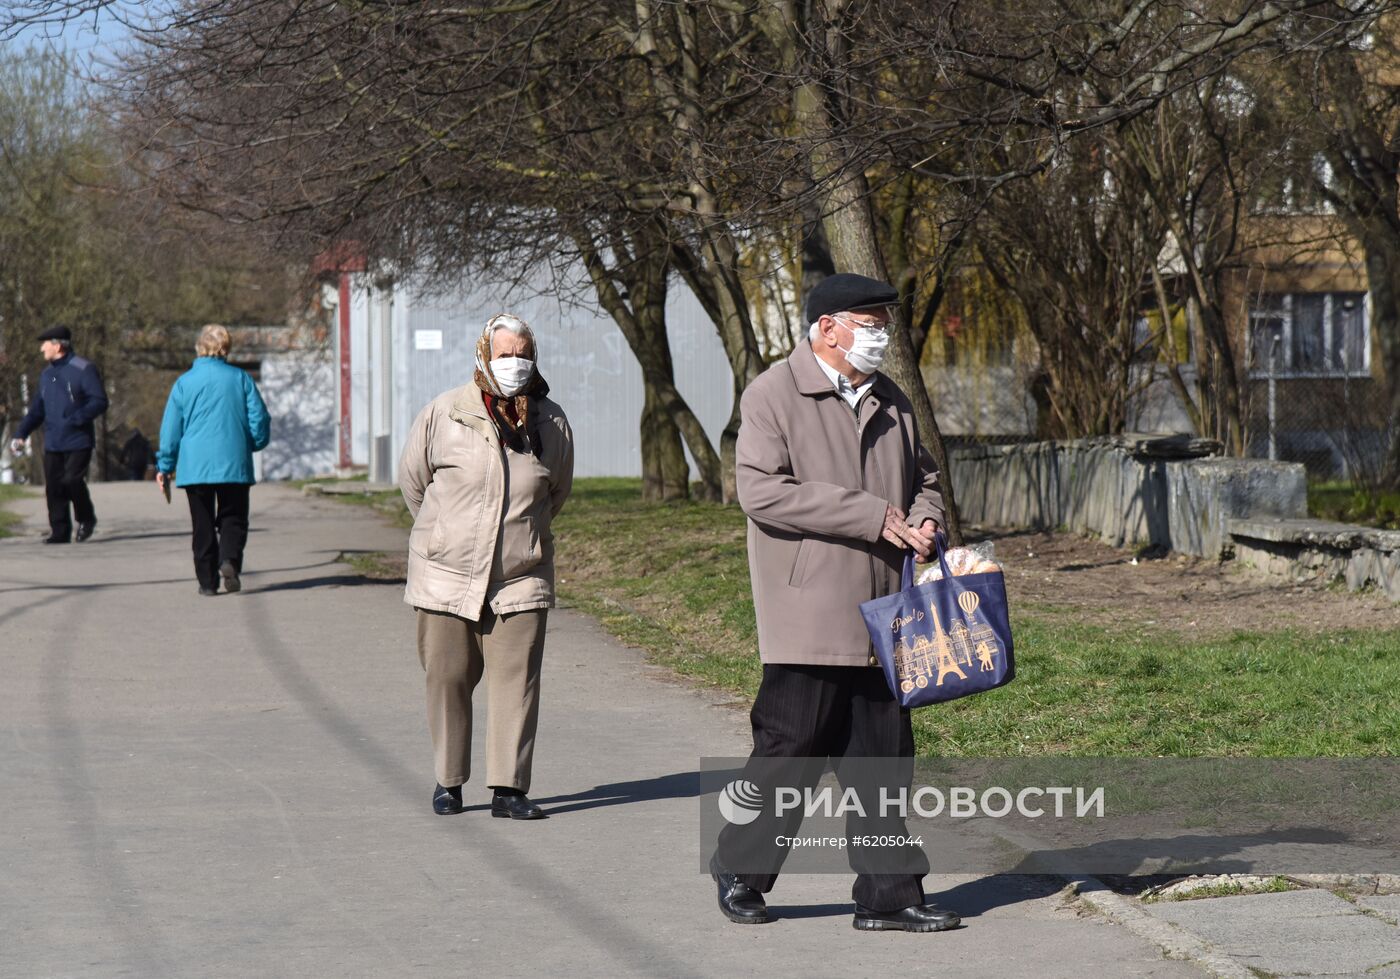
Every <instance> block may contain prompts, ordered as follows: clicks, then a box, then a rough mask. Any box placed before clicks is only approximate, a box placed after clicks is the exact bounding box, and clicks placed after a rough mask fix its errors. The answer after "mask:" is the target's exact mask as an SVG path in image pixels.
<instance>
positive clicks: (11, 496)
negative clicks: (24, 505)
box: [0, 483, 33, 537]
mask: <svg viewBox="0 0 1400 979" xmlns="http://www.w3.org/2000/svg"><path fill="white" fill-rule="evenodd" d="M32 495H33V493H32V492H31V491H30V490H27V489H25V488H24V487H23V486H16V485H14V484H12V483H0V537H13V536H14V533H15V532H14V527H15V526H16V525H17V524H18V523H19V514H17V513H12V512H11V511H9V510H7V509H5V504H6V503H9V502H11V501H13V500H18V499H20V498H22V497H25V496H32Z"/></svg>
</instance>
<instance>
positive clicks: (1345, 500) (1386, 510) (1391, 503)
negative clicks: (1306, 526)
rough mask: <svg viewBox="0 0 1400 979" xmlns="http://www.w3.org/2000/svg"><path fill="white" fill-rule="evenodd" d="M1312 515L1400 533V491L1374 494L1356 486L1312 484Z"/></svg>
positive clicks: (1309, 504) (1309, 485)
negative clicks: (1399, 531)
mask: <svg viewBox="0 0 1400 979" xmlns="http://www.w3.org/2000/svg"><path fill="white" fill-rule="evenodd" d="M1308 513H1309V514H1311V515H1312V516H1314V517H1319V518H1321V519H1324V520H1338V521H1341V522H1342V523H1354V524H1364V525H1366V526H1368V527H1382V528H1385V529H1388V530H1400V492H1391V493H1386V492H1377V493H1371V492H1368V491H1366V490H1365V489H1363V488H1361V487H1359V486H1356V485H1354V484H1352V483H1335V482H1333V483H1325V482H1319V483H1310V484H1308Z"/></svg>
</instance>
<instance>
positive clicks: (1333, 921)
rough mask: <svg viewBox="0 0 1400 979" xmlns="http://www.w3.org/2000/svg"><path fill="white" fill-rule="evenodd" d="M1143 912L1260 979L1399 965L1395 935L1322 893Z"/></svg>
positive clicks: (1399, 932)
mask: <svg viewBox="0 0 1400 979" xmlns="http://www.w3.org/2000/svg"><path fill="white" fill-rule="evenodd" d="M1144 908H1145V910H1146V911H1147V912H1148V913H1149V914H1151V915H1152V916H1154V917H1157V918H1160V919H1162V920H1164V921H1168V922H1170V923H1172V924H1174V925H1176V926H1178V927H1180V928H1183V929H1185V930H1187V931H1189V932H1191V933H1192V934H1194V935H1197V936H1199V937H1201V938H1203V939H1204V940H1205V941H1207V942H1209V943H1210V944H1211V945H1213V946H1214V947H1215V948H1216V950H1217V951H1219V952H1220V953H1222V954H1224V955H1227V956H1229V957H1230V958H1231V959H1233V960H1235V961H1237V962H1239V963H1241V964H1242V965H1244V966H1246V967H1247V968H1250V969H1255V970H1258V971H1259V972H1261V973H1262V974H1265V975H1289V976H1295V975H1305V976H1310V975H1328V976H1331V975H1336V974H1338V973H1353V972H1354V973H1366V974H1368V975H1374V974H1376V973H1375V972H1374V971H1372V970H1376V969H1380V968H1382V967H1384V968H1390V967H1391V966H1392V965H1394V964H1397V963H1400V929H1397V928H1395V927H1394V926H1392V925H1389V924H1386V923H1385V922H1382V921H1379V920H1377V919H1375V918H1373V917H1370V916H1368V915H1366V914H1363V913H1362V912H1361V911H1359V910H1358V909H1357V908H1356V907H1354V906H1353V905H1351V904H1349V903H1348V902H1346V901H1344V900H1342V899H1341V898H1339V897H1337V896H1336V895H1335V894H1332V893H1330V892H1329V891H1319V890H1302V891H1287V892H1284V893H1280V894H1251V895H1245V896H1241V897H1218V898H1205V899H1202V900H1197V901H1180V902H1172V903H1162V904H1149V905H1145V906H1144Z"/></svg>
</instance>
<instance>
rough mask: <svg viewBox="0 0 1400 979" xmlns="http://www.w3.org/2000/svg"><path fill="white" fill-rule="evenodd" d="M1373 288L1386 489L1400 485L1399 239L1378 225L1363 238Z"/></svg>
mask: <svg viewBox="0 0 1400 979" xmlns="http://www.w3.org/2000/svg"><path fill="white" fill-rule="evenodd" d="M1362 245H1363V247H1364V248H1365V252H1366V281H1367V284H1368V285H1369V286H1370V290H1371V330H1372V332H1373V333H1374V334H1375V336H1376V346H1377V347H1378V348H1379V350H1380V355H1381V368H1382V378H1381V385H1382V387H1381V391H1382V392H1383V394H1382V398H1383V401H1382V404H1383V406H1384V407H1383V417H1384V422H1383V424H1384V425H1385V428H1384V429H1383V432H1382V435H1383V437H1384V439H1385V458H1384V459H1383V460H1382V465H1381V467H1380V473H1381V482H1382V484H1383V485H1384V487H1385V488H1386V489H1391V490H1395V489H1400V240H1397V239H1396V237H1395V236H1394V235H1393V234H1389V233H1387V229H1386V228H1384V227H1382V228H1377V229H1374V230H1373V231H1371V232H1370V233H1367V234H1365V235H1364V236H1363V238H1362Z"/></svg>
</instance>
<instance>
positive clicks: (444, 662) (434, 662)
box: [417, 608, 548, 792]
mask: <svg viewBox="0 0 1400 979" xmlns="http://www.w3.org/2000/svg"><path fill="white" fill-rule="evenodd" d="M417 612H418V659H419V662H421V663H422V664H423V669H424V670H425V671H427V674H428V730H429V732H430V733H431V735H432V739H433V767H434V768H435V769H436V770H437V780H438V784H439V785H445V786H448V787H449V788H450V787H452V786H454V785H461V784H462V783H463V782H465V781H466V780H467V778H468V777H469V776H470V775H471V754H472V691H473V690H475V689H476V685H477V684H478V683H479V682H480V681H481V678H482V676H483V674H484V675H485V677H486V698H487V712H486V784H487V785H491V786H499V787H501V788H514V789H519V790H520V791H522V792H527V791H529V788H530V766H531V763H532V761H533V760H534V754H535V729H536V727H537V726H538V723H539V716H540V663H541V661H542V660H543V658H544V625H545V616H546V614H547V612H548V610H547V609H532V610H530V611H526V612H513V613H511V614H510V615H505V616H499V615H495V614H493V613H492V612H490V611H489V610H486V611H484V612H483V615H482V620H481V621H480V622H470V621H468V620H467V619H463V618H460V617H458V616H456V615H449V614H447V613H445V612H429V611H426V610H424V609H421V608H420V609H418V610H417Z"/></svg>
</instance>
